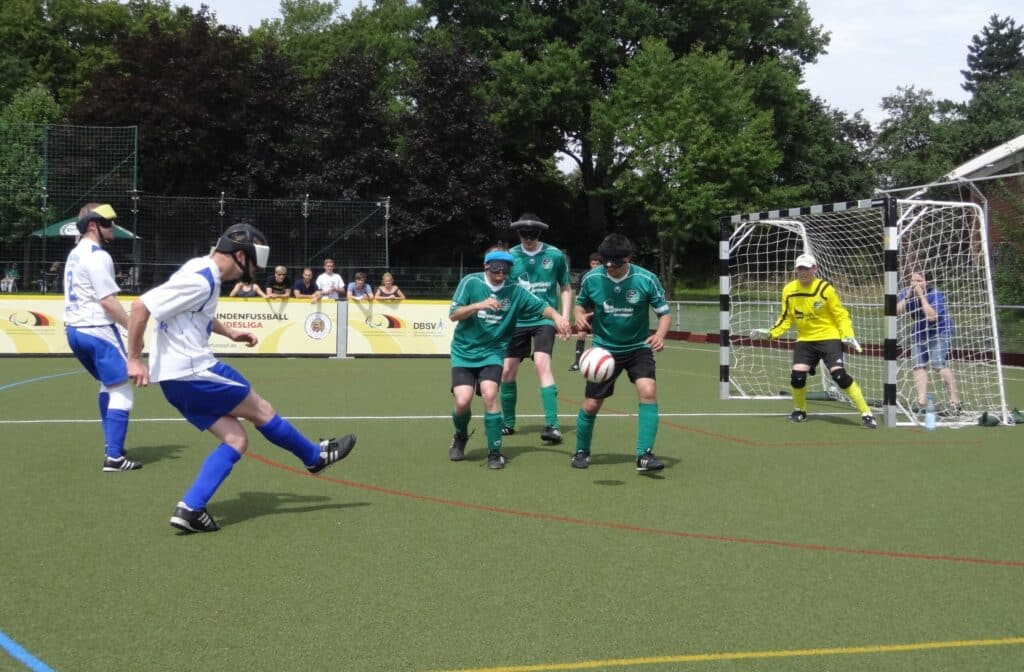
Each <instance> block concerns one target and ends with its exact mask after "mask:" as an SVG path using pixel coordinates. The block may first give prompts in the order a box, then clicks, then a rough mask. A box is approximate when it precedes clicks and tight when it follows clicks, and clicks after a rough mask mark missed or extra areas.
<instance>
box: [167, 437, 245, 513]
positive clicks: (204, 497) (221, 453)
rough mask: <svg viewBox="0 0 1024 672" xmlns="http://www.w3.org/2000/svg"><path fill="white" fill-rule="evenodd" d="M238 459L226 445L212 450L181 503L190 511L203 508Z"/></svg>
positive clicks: (235, 452)
mask: <svg viewBox="0 0 1024 672" xmlns="http://www.w3.org/2000/svg"><path fill="white" fill-rule="evenodd" d="M240 459H242V456H241V455H240V454H239V453H238V452H237V451H236V450H235V449H234V448H232V447H231V446H229V445H227V444H226V443H222V444H220V445H219V446H217V447H216V448H214V449H213V452H212V453H210V454H209V455H208V456H207V458H206V460H205V461H204V462H203V466H201V467H200V468H199V474H198V475H197V476H196V480H195V481H194V482H193V483H192V486H191V487H189V489H188V492H186V493H185V496H184V497H182V498H181V501H183V502H185V506H187V507H188V508H190V509H192V510H198V509H202V508H205V507H206V504H207V502H209V501H210V498H211V497H213V493H215V492H217V488H219V487H220V484H221V483H223V482H224V479H225V478H227V477H228V474H230V473H231V468H232V467H233V466H235V462H238V461H239V460H240Z"/></svg>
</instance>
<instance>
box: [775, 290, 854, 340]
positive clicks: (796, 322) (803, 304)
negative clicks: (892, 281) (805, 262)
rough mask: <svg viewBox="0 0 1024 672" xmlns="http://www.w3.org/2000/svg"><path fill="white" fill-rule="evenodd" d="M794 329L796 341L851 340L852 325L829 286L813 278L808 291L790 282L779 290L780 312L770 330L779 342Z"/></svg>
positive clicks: (844, 309)
mask: <svg viewBox="0 0 1024 672" xmlns="http://www.w3.org/2000/svg"><path fill="white" fill-rule="evenodd" d="M790 326H796V340H798V341H828V340H835V339H842V338H853V322H852V321H851V320H850V313H849V312H847V310H846V308H844V307H843V302H842V301H840V300H839V294H838V293H837V292H836V289H835V287H833V286H832V283H830V282H827V281H825V280H822V279H821V278H815V279H814V281H813V282H812V283H811V284H810V286H809V287H804V286H803V285H801V284H800V281H799V280H793V281H792V282H790V283H789V284H787V285H786V286H785V287H783V288H782V312H781V313H779V318H778V319H777V320H776V321H775V324H774V325H773V326H772V329H771V337H772V338H779V337H780V336H782V335H783V334H784V333H786V331H787V330H788V329H789V327H790Z"/></svg>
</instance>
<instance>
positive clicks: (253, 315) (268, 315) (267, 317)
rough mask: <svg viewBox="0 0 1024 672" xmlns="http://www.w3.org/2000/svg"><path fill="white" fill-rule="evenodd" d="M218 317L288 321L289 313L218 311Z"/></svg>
mask: <svg viewBox="0 0 1024 672" xmlns="http://www.w3.org/2000/svg"><path fill="white" fill-rule="evenodd" d="M217 319H218V320H220V321H221V322H223V321H224V320H235V321H239V322H259V321H262V320H280V321H282V322H286V321H287V320H288V315H287V314H286V313H281V314H277V313H217Z"/></svg>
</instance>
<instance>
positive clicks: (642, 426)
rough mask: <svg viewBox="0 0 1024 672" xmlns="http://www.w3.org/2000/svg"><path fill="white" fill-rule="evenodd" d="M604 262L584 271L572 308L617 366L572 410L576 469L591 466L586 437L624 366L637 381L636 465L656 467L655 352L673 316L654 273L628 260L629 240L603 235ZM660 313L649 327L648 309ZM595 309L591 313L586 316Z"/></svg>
mask: <svg viewBox="0 0 1024 672" xmlns="http://www.w3.org/2000/svg"><path fill="white" fill-rule="evenodd" d="M597 251H598V254H600V255H601V262H602V266H601V267H599V268H595V269H594V270H592V271H590V272H589V273H587V274H586V275H585V276H583V279H582V280H581V281H580V293H579V296H577V297H576V306H575V307H574V308H573V311H574V313H575V317H576V327H577V329H580V328H582V329H588V328H589V329H591V330H592V331H593V334H594V345H595V346H598V347H602V348H604V349H605V350H608V351H609V352H611V353H612V355H613V356H614V357H615V371H614V372H613V373H612V376H611V378H609V379H608V380H607V381H606V382H603V383H591V382H587V387H586V391H585V397H586V398H585V399H584V401H583V408H581V409H580V412H579V413H578V414H577V415H576V453H575V454H574V455H573V457H572V463H571V464H572V466H573V467H574V468H575V469H586V468H587V467H589V466H590V442H591V439H592V438H593V435H594V422H595V421H596V420H597V414H598V412H600V410H601V406H602V405H603V404H604V400H605V399H607V398H608V397H610V396H612V395H613V394H614V393H615V380H616V379H617V378H618V377H619V374H620V373H622V372H623V371H625V372H626V373H627V374H628V375H629V380H630V382H632V383H633V384H634V385H636V396H637V399H638V401H639V408H638V413H637V417H638V420H637V437H636V470H637V471H639V472H649V471H658V470H660V469H664V468H665V463H664V462H662V461H661V460H659V459H658V458H657V457H655V456H654V439H655V437H656V436H657V435H658V396H657V386H656V384H655V366H654V353H655V352H659V351H661V350H662V349H664V347H665V334H667V333H668V328H669V324H670V323H671V321H672V316H671V314H670V312H669V305H668V302H667V301H666V300H665V290H664V289H662V287H661V282H660V281H659V280H658V278H657V276H656V275H654V274H653V273H651V272H650V271H648V270H647V269H645V268H641V267H640V266H637V265H636V264H634V263H632V260H633V244H632V243H630V242H629V239H628V238H626V237H625V236H624V235H622V234H620V233H613V234H610V235H608V236H607V237H605V239H604V240H603V241H602V242H601V245H600V246H599V247H598V248H597ZM650 310H653V311H654V313H655V314H656V315H657V316H658V328H657V329H655V331H654V333H653V334H652V333H651V330H650V322H649V320H650V317H649V312H648V311H650ZM590 313H593V315H590V316H589V317H588V315H589V314H590Z"/></svg>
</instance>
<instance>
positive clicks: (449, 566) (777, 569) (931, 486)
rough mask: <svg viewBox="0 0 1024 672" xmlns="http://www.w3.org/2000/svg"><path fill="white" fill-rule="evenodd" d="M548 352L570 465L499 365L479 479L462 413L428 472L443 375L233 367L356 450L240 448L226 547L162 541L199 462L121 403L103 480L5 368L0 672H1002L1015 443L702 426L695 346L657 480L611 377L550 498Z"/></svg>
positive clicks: (1013, 664)
mask: <svg viewBox="0 0 1024 672" xmlns="http://www.w3.org/2000/svg"><path fill="white" fill-rule="evenodd" d="M558 348H559V349H558V350H556V353H555V363H556V378H557V379H558V383H559V390H560V392H559V400H560V413H561V414H562V428H563V431H564V432H565V434H566V442H565V443H564V444H562V445H560V446H554V447H548V446H543V445H541V442H540V440H539V438H538V434H539V432H540V429H541V425H542V424H543V423H542V420H541V418H540V417H539V413H540V403H539V395H538V393H537V389H536V387H537V386H536V376H535V375H534V372H533V368H532V366H531V365H530V364H528V363H527V364H525V365H524V366H523V368H522V369H521V371H520V383H519V388H520V401H519V413H520V420H519V431H518V433H517V434H516V435H514V436H511V437H506V440H505V453H506V455H507V456H508V458H509V461H508V466H507V468H506V469H505V470H504V471H490V470H488V469H487V468H486V466H485V448H484V439H483V427H482V415H483V409H482V406H481V403H480V402H479V400H478V401H477V402H476V403H475V406H474V420H473V423H472V424H471V429H475V430H476V433H475V434H474V435H473V436H472V437H471V439H470V443H469V450H468V459H467V460H466V461H465V462H461V463H451V462H449V461H448V459H447V451H448V444H449V441H450V438H451V433H452V426H451V420H450V417H449V413H450V409H451V398H450V395H449V393H448V388H449V384H450V379H449V368H448V367H449V363H448V361H447V360H445V359H404V360H397V359H357V360H323V359H232V360H229V361H230V363H231V364H232V365H234V366H236V367H237V368H238V369H239V370H240V371H242V372H243V374H245V375H246V377H248V378H249V380H250V381H251V382H252V383H253V385H254V387H255V389H256V390H257V391H258V392H260V393H261V394H262V395H263V396H264V397H266V398H267V399H269V400H270V401H271V402H272V403H273V404H274V405H275V407H276V408H277V410H278V411H279V412H280V413H281V414H282V415H284V416H286V417H289V418H292V419H293V421H294V423H295V424H296V425H297V426H298V427H299V428H300V429H301V430H302V431H304V432H305V433H306V434H307V435H309V436H311V437H313V438H318V437H323V436H334V435H340V434H344V433H348V432H354V433H356V434H357V435H358V437H359V442H358V445H357V446H356V449H355V451H354V452H353V453H352V455H351V456H349V458H348V459H346V460H345V461H344V462H342V463H340V464H338V465H336V466H334V467H332V468H331V469H330V470H328V471H325V472H323V474H322V475H320V476H318V477H312V476H309V475H308V474H307V473H306V472H305V470H304V469H303V468H302V467H301V465H300V464H298V462H297V460H296V459H295V458H294V457H293V456H292V455H291V454H289V453H287V452H285V451H283V450H280V449H278V448H276V447H274V446H272V445H270V444H268V443H267V442H266V440H264V439H263V437H262V436H260V435H259V433H258V432H255V431H254V430H253V431H251V432H250V438H251V447H250V453H249V455H248V456H247V457H246V458H245V459H243V460H242V461H241V462H239V464H238V465H236V467H235V469H234V472H233V473H232V475H231V477H230V478H229V479H228V480H227V481H226V482H225V484H224V486H223V487H222V488H221V489H220V491H219V492H218V493H217V495H216V496H215V497H214V499H213V500H212V501H211V503H210V506H209V510H210V512H211V514H213V516H214V517H215V518H217V520H218V522H220V524H221V525H222V526H223V529H222V530H221V531H220V532H217V533H215V534H204V535H190V536H186V535H181V534H179V533H177V532H176V531H175V530H174V529H172V528H171V527H170V526H169V525H168V522H167V521H168V518H169V516H170V513H171V510H172V509H173V507H174V504H175V502H176V501H177V500H178V499H179V498H180V497H181V495H182V493H183V492H184V490H185V489H186V488H187V486H188V485H189V483H190V482H191V481H192V479H193V477H194V475H195V472H196V470H197V468H198V466H199V464H200V463H201V462H202V460H203V459H204V458H205V457H206V455H207V453H208V452H209V451H210V450H211V449H212V448H213V446H214V441H213V440H212V437H211V436H210V435H208V434H204V433H200V432H198V431H196V430H195V429H193V428H192V427H191V426H190V425H187V424H186V423H185V422H184V421H182V420H180V419H179V418H178V416H177V414H176V412H175V411H174V409H173V408H171V407H170V406H169V405H168V404H167V402H166V401H165V400H164V399H163V395H162V394H161V393H160V391H159V390H158V389H156V388H148V389H144V390H139V391H138V392H137V394H136V403H135V409H134V411H133V414H132V424H131V426H130V429H129V434H128V446H129V455H130V456H131V457H132V458H133V459H139V460H141V461H143V462H144V463H145V468H144V469H142V470H141V471H136V472H130V473H114V474H107V473H102V472H101V471H100V466H101V463H102V441H101V433H100V427H99V423H98V422H97V421H96V420H95V413H96V411H95V408H96V402H95V397H96V389H97V384H96V383H95V382H94V381H93V380H92V379H91V378H90V377H89V376H88V375H87V374H86V373H84V371H82V370H81V367H80V366H79V365H78V363H77V362H76V361H75V360H73V359H70V358H46V359H4V360H3V361H2V368H0V437H2V439H0V497H2V501H3V505H4V506H3V534H2V542H0V581H2V599H0V670H16V671H22V670H36V671H37V672H38V671H42V670H56V671H60V672H71V671H75V672H88V671H103V672H109V671H112V670H133V671H134V670H138V671H158V670H159V671H162V670H174V671H178V670H218V671H234V670H240V671H241V670H273V671H279V672H292V671H296V672H297V671H310V670H352V671H363V670H366V671H372V670H386V671H392V670H394V671H401V670H417V671H442V670H472V671H474V672H482V671H484V670H509V671H511V670H521V671H526V670H532V671H540V670H621V671H631V672H661V671H664V670H698V671H701V672H724V671H726V670H728V671H737V670H743V671H746V670H796V671H803V670H816V671H817V670H836V671H843V672H846V671H852V670H865V671H867V670H871V671H888V670H893V671H895V670H899V671H903V670H928V671H935V672H938V671H944V670H949V671H953V670H956V671H958V672H959V671H962V670H984V671H988V672H994V671H998V670H1006V671H1010V670H1013V671H1015V672H1017V671H1019V670H1021V669H1024V514H1022V513H1021V502H1022V492H1024V482H1022V481H1024V479H1022V475H1024V428H1020V427H1000V428H975V427H971V428H964V429H959V430H948V429H946V430H939V431H936V432H925V431H923V430H917V429H891V430H890V429H886V428H884V427H880V428H879V429H878V430H875V431H869V430H863V429H860V428H859V427H858V425H857V417H856V415H855V414H853V413H851V412H850V411H849V409H847V408H845V407H840V406H837V405H836V404H834V403H831V402H811V406H810V414H811V419H810V421H809V422H807V423H805V424H802V425H793V424H790V423H789V422H788V421H787V416H788V413H789V410H790V409H789V405H788V404H787V403H786V402H785V401H779V402H735V401H733V402H723V401H719V400H718V399H717V390H718V383H717V376H718V364H717V362H718V351H717V348H715V347H713V346H707V345H696V344H686V343H679V342H670V343H669V345H668V346H667V348H666V350H665V352H663V353H660V354H659V355H658V392H659V402H660V408H661V412H662V420H661V425H660V430H659V434H658V441H657V445H656V453H657V454H658V456H659V457H661V458H663V459H664V460H665V461H666V463H667V468H666V469H665V470H664V471H662V472H660V473H658V474H656V475H650V476H641V475H638V474H637V473H636V472H635V469H634V465H633V460H634V441H635V432H636V419H635V418H634V417H628V416H624V415H621V413H631V412H635V410H636V397H635V392H634V390H633V388H632V386H631V385H629V384H628V383H627V381H625V379H623V380H622V381H621V382H620V383H619V385H618V391H617V394H616V395H615V396H614V397H612V398H611V399H610V400H608V402H607V403H606V405H605V411H604V412H603V413H602V415H601V416H600V417H599V419H598V421H597V426H596V428H595V434H594V445H593V451H594V453H593V454H594V458H593V465H592V466H591V468H590V469H588V470H585V471H583V470H573V469H571V468H570V467H569V459H570V457H571V455H572V452H573V445H574V427H575V422H574V420H573V418H574V417H575V414H576V411H577V409H578V408H579V403H580V401H581V397H582V392H583V384H582V379H581V378H580V377H579V376H578V374H570V373H568V372H566V371H565V367H566V365H567V364H568V363H569V361H570V359H571V353H570V348H571V346H570V345H562V344H559V346H558ZM853 374H854V376H856V371H855V370H854V371H853ZM1006 375H1007V379H1008V393H1009V399H1010V401H1011V405H1018V406H1021V405H1024V372H1021V371H1020V370H1008V371H1007V374H1006ZM785 385H786V381H780V386H781V387H785ZM617 413H619V414H618V415H617Z"/></svg>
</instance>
